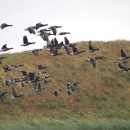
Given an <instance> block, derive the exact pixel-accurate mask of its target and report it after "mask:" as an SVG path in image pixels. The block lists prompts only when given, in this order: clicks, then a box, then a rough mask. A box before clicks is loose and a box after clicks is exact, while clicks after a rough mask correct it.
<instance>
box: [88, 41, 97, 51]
mask: <svg viewBox="0 0 130 130" xmlns="http://www.w3.org/2000/svg"><path fill="white" fill-rule="evenodd" d="M88 45H89V50H86V52H94V51H97V50H99V48H94V47H93V45H92V42H91V41H89V43H88Z"/></svg>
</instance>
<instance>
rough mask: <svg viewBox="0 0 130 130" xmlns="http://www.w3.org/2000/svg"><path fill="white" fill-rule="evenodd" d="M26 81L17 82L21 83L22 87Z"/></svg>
mask: <svg viewBox="0 0 130 130" xmlns="http://www.w3.org/2000/svg"><path fill="white" fill-rule="evenodd" d="M26 83H27V82H25V81H20V83H19V84H21V85H22V87H25V85H26Z"/></svg>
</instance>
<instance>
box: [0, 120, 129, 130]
mask: <svg viewBox="0 0 130 130" xmlns="http://www.w3.org/2000/svg"><path fill="white" fill-rule="evenodd" d="M129 129H130V120H99V121H89V120H64V121H59V120H53V121H52V120H43V121H39V122H38V121H37V120H35V121H29V122H19V123H13V124H0V130H129Z"/></svg>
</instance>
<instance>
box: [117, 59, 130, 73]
mask: <svg viewBox="0 0 130 130" xmlns="http://www.w3.org/2000/svg"><path fill="white" fill-rule="evenodd" d="M125 63H127V61H124V62H116V64H117V65H118V66H119V70H120V71H128V70H130V67H128V66H125V65H124V64H125Z"/></svg>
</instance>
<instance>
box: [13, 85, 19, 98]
mask: <svg viewBox="0 0 130 130" xmlns="http://www.w3.org/2000/svg"><path fill="white" fill-rule="evenodd" d="M12 91H13V95H14V97H17V96H18V95H17V93H16V91H15V89H14V88H13V87H12Z"/></svg>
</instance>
